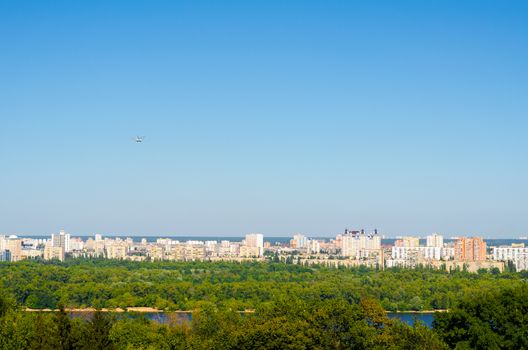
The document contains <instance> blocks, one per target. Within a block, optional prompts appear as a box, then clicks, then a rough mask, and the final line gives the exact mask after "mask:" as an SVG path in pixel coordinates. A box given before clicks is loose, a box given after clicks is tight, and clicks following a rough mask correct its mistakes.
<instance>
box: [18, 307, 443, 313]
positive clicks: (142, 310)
mask: <svg viewBox="0 0 528 350" xmlns="http://www.w3.org/2000/svg"><path fill="white" fill-rule="evenodd" d="M24 311H27V312H58V311H59V309H30V308H25V309H24ZM64 311H66V312H95V311H98V310H97V309H95V308H93V307H86V308H65V309H64ZM99 311H101V312H118V313H120V312H139V313H146V312H148V313H162V312H166V313H176V314H177V313H180V314H190V313H192V312H193V311H192V310H187V311H186V310H175V311H165V310H160V309H156V308H153V307H146V306H133V307H128V308H126V309H122V308H119V307H118V308H115V309H108V308H102V309H99ZM448 311H449V310H448V309H438V310H419V311H417V310H411V311H386V312H387V313H388V314H434V313H435V312H448ZM240 312H241V313H254V312H255V310H244V311H240Z"/></svg>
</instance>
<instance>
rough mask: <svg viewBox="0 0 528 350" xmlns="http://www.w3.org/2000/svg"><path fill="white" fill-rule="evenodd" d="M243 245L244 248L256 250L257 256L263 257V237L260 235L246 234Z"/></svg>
mask: <svg viewBox="0 0 528 350" xmlns="http://www.w3.org/2000/svg"><path fill="white" fill-rule="evenodd" d="M244 245H245V246H246V247H252V248H258V252H259V256H262V255H264V236H263V235H262V234H261V233H249V234H247V235H246V240H245V243H244Z"/></svg>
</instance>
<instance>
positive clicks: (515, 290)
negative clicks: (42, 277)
mask: <svg viewBox="0 0 528 350" xmlns="http://www.w3.org/2000/svg"><path fill="white" fill-rule="evenodd" d="M196 307H197V308H196V309H195V310H194V313H193V317H192V321H190V322H183V323H181V322H177V321H175V322H173V323H169V324H158V323H155V322H152V321H149V320H147V319H145V318H138V319H127V318H125V319H120V320H116V319H115V317H113V316H112V314H110V313H103V312H95V313H94V314H93V316H92V317H91V319H87V320H81V319H70V318H69V317H68V315H67V314H66V313H65V312H64V311H61V312H55V313H41V312H36V313H35V312H24V311H17V309H16V305H14V303H13V301H12V300H9V299H8V298H5V297H0V350H3V349H6V350H7V349H9V350H12V349H21V350H22V349H32V350H38V349H42V350H47V349H58V350H75V349H80V350H88V349H90V350H102V349H105V350H106V349H110V350H121V349H135V350H136V349H138V350H140V349H144V350H146V349H185V350H191V349H193V350H198V349H204V350H205V349H228V350H229V349H233V350H234V349H242V350H243V349H277V350H278V349H280V350H282V349H301V350H302V349H306V350H308V349H314V350H315V349H319V350H324V349H329V350H330V349H409V350H412V349H427V350H436V349H450V348H451V349H527V348H528V337H527V334H528V316H527V315H528V287H527V286H526V285H521V286H517V287H508V288H505V289H503V290H500V291H493V292H489V291H479V292H476V293H474V294H471V295H467V296H465V297H464V298H462V299H461V300H460V302H459V303H458V305H456V306H454V307H453V309H451V310H450V311H449V312H444V313H436V314H435V320H434V322H433V329H429V328H428V327H426V326H425V325H422V324H420V323H418V324H417V325H415V326H413V327H411V326H408V325H406V324H404V323H402V322H400V321H398V320H393V319H389V318H388V317H387V314H386V312H385V310H384V309H383V308H382V307H381V305H380V304H379V303H378V302H377V301H376V300H374V299H371V298H367V297H365V298H362V299H360V300H359V301H358V302H357V303H355V302H349V301H347V300H345V299H343V298H328V299H322V300H319V301H312V302H306V301H303V300H302V299H301V298H296V297H295V296H290V298H289V299H280V300H275V301H273V302H266V303H262V304H261V305H260V306H259V307H258V308H257V310H255V312H254V313H251V314H244V315H242V314H241V313H239V312H236V311H234V310H232V309H229V308H227V309H222V308H218V307H217V306H216V305H215V304H213V303H210V302H204V301H202V302H199V303H198V304H197V305H196Z"/></svg>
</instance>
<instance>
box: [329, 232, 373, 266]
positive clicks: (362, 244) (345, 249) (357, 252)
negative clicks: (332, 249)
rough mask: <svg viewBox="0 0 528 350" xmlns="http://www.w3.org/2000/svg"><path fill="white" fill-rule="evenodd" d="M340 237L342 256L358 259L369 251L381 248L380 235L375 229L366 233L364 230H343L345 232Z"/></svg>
mask: <svg viewBox="0 0 528 350" xmlns="http://www.w3.org/2000/svg"><path fill="white" fill-rule="evenodd" d="M340 238H341V240H340V242H341V255H342V256H348V257H351V258H355V259H359V258H361V257H365V256H368V252H369V251H372V250H379V249H381V237H380V236H379V235H378V232H377V231H374V233H371V234H366V233H365V231H364V230H361V231H348V230H345V233H344V234H343V235H341V237H340ZM336 240H337V239H336Z"/></svg>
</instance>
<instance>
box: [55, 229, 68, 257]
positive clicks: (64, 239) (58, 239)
mask: <svg viewBox="0 0 528 350" xmlns="http://www.w3.org/2000/svg"><path fill="white" fill-rule="evenodd" d="M51 246H52V247H61V248H63V249H64V252H65V253H68V252H70V251H71V248H70V234H69V233H66V232H64V230H60V232H59V234H58V235H57V234H52V235H51Z"/></svg>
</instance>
